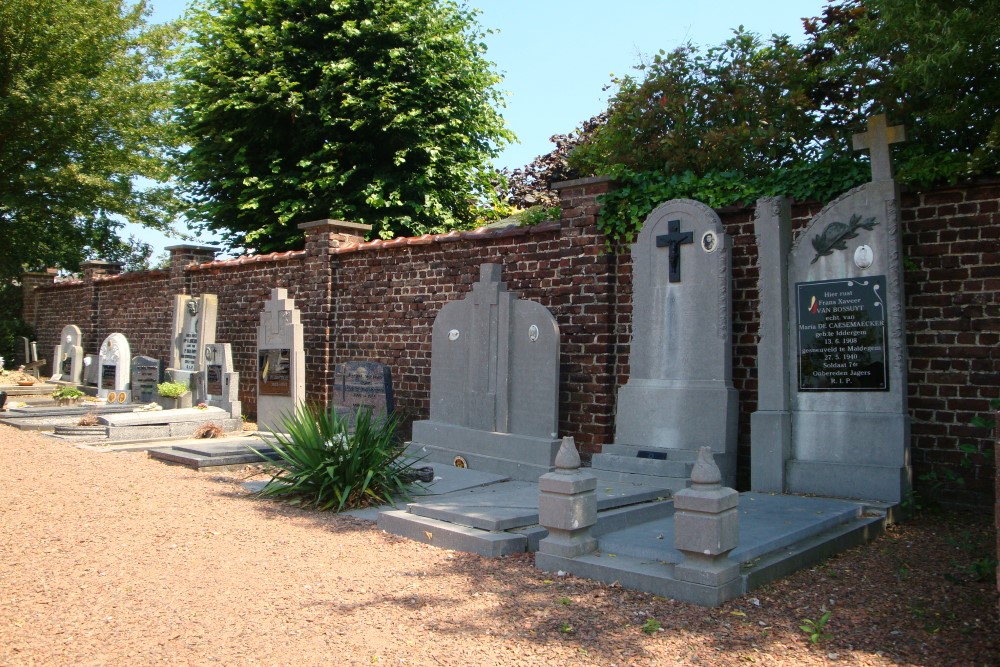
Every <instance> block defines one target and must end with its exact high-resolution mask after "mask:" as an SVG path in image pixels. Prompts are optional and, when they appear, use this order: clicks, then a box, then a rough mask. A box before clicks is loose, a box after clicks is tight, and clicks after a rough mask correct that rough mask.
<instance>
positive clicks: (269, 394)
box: [257, 287, 306, 432]
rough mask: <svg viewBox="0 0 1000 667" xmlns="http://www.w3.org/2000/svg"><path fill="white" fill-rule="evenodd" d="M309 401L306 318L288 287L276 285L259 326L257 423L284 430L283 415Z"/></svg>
mask: <svg viewBox="0 0 1000 667" xmlns="http://www.w3.org/2000/svg"><path fill="white" fill-rule="evenodd" d="M305 400H306V357H305V349H304V345H303V333H302V321H301V317H300V313H299V309H298V308H296V307H295V300H294V299H289V298H288V290H286V289H283V288H280V287H279V288H275V289H272V290H271V298H270V300H269V301H266V302H265V303H264V310H263V312H262V313H261V314H260V326H258V327H257V425H258V426H259V427H260V429H261V430H263V431H267V430H271V431H275V432H280V431H281V428H282V427H281V420H282V417H286V416H290V415H292V414H293V413H294V412H295V410H296V409H297V408H298V406H299V405H301V404H302V403H303V402H304V401H305Z"/></svg>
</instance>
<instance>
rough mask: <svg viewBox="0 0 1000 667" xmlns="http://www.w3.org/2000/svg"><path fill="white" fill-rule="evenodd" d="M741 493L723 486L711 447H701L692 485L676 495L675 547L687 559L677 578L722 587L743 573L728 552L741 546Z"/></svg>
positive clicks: (679, 567) (677, 571) (678, 571)
mask: <svg viewBox="0 0 1000 667" xmlns="http://www.w3.org/2000/svg"><path fill="white" fill-rule="evenodd" d="M738 505H739V494H738V493H737V492H736V490H735V489H730V488H727V487H723V486H722V473H721V472H720V471H719V467H718V465H716V463H715V460H714V458H713V456H712V450H711V448H710V447H702V448H701V449H700V450H699V452H698V460H697V461H696V462H695V465H694V468H693V469H692V472H691V486H690V487H689V488H687V489H684V490H682V491H678V492H677V493H675V494H674V547H675V548H676V549H677V550H678V551H680V552H681V553H683V554H684V561H682V562H681V563H678V564H677V565H675V566H674V578H676V579H677V580H679V581H687V582H691V583H694V584H701V585H705V586H714V587H719V586H722V585H724V584H726V583H727V582H731V581H733V580H734V579H736V578H737V577H739V574H740V566H739V563H737V562H735V561H733V560H730V558H729V552H731V551H732V550H733V549H735V548H736V547H737V546H739V541H740V523H739V514H738V510H737V506H738Z"/></svg>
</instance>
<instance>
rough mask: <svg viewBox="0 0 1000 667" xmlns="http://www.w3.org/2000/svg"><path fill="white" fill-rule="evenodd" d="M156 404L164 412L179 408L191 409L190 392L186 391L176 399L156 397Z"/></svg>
mask: <svg viewBox="0 0 1000 667" xmlns="http://www.w3.org/2000/svg"><path fill="white" fill-rule="evenodd" d="M156 402H157V403H158V404H159V405H160V407H162V408H163V409H164V410H180V409H181V408H190V407H191V392H190V391H186V392H184V393H183V394H181V395H180V396H178V397H177V398H168V397H166V396H157V397H156Z"/></svg>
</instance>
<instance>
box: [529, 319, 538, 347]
mask: <svg viewBox="0 0 1000 667" xmlns="http://www.w3.org/2000/svg"><path fill="white" fill-rule="evenodd" d="M528 340H530V341H531V342H532V343H534V342H535V341H536V340H538V326H536V325H534V324H532V325H531V326H530V327H528Z"/></svg>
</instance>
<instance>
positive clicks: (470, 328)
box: [413, 264, 560, 481]
mask: <svg viewBox="0 0 1000 667" xmlns="http://www.w3.org/2000/svg"><path fill="white" fill-rule="evenodd" d="M500 268H501V267H500V265H499V264H483V265H482V266H481V267H480V278H479V282H477V283H475V284H474V285H473V287H472V293H471V294H470V295H468V296H467V297H466V298H464V299H462V300H460V301H453V302H451V303H449V304H446V305H445V306H444V307H443V308H442V309H441V311H440V312H439V313H438V315H437V317H436V318H435V320H434V326H433V330H432V338H431V405H430V419H428V420H426V421H419V422H415V423H414V424H413V445H414V449H415V450H416V453H417V454H418V455H420V456H425V457H426V458H427V459H428V460H429V461H436V462H443V463H449V464H452V463H454V464H455V465H459V466H465V467H470V468H474V469H478V470H483V471H486V472H494V473H497V474H503V475H509V476H511V477H514V478H515V479H522V480H531V481H535V480H537V479H538V477H539V476H540V475H543V474H545V473H547V472H549V471H550V470H552V469H553V461H554V459H555V455H556V452H557V451H558V449H559V444H560V441H559V439H558V437H557V431H558V424H559V420H558V405H559V326H558V324H556V321H555V318H554V317H552V314H551V313H550V312H549V311H548V310H547V309H546V308H545V307H544V306H542V305H541V304H538V303H535V302H533V301H526V300H523V299H518V295H517V293H516V292H509V291H507V286H506V285H505V284H504V283H502V282H500Z"/></svg>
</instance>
